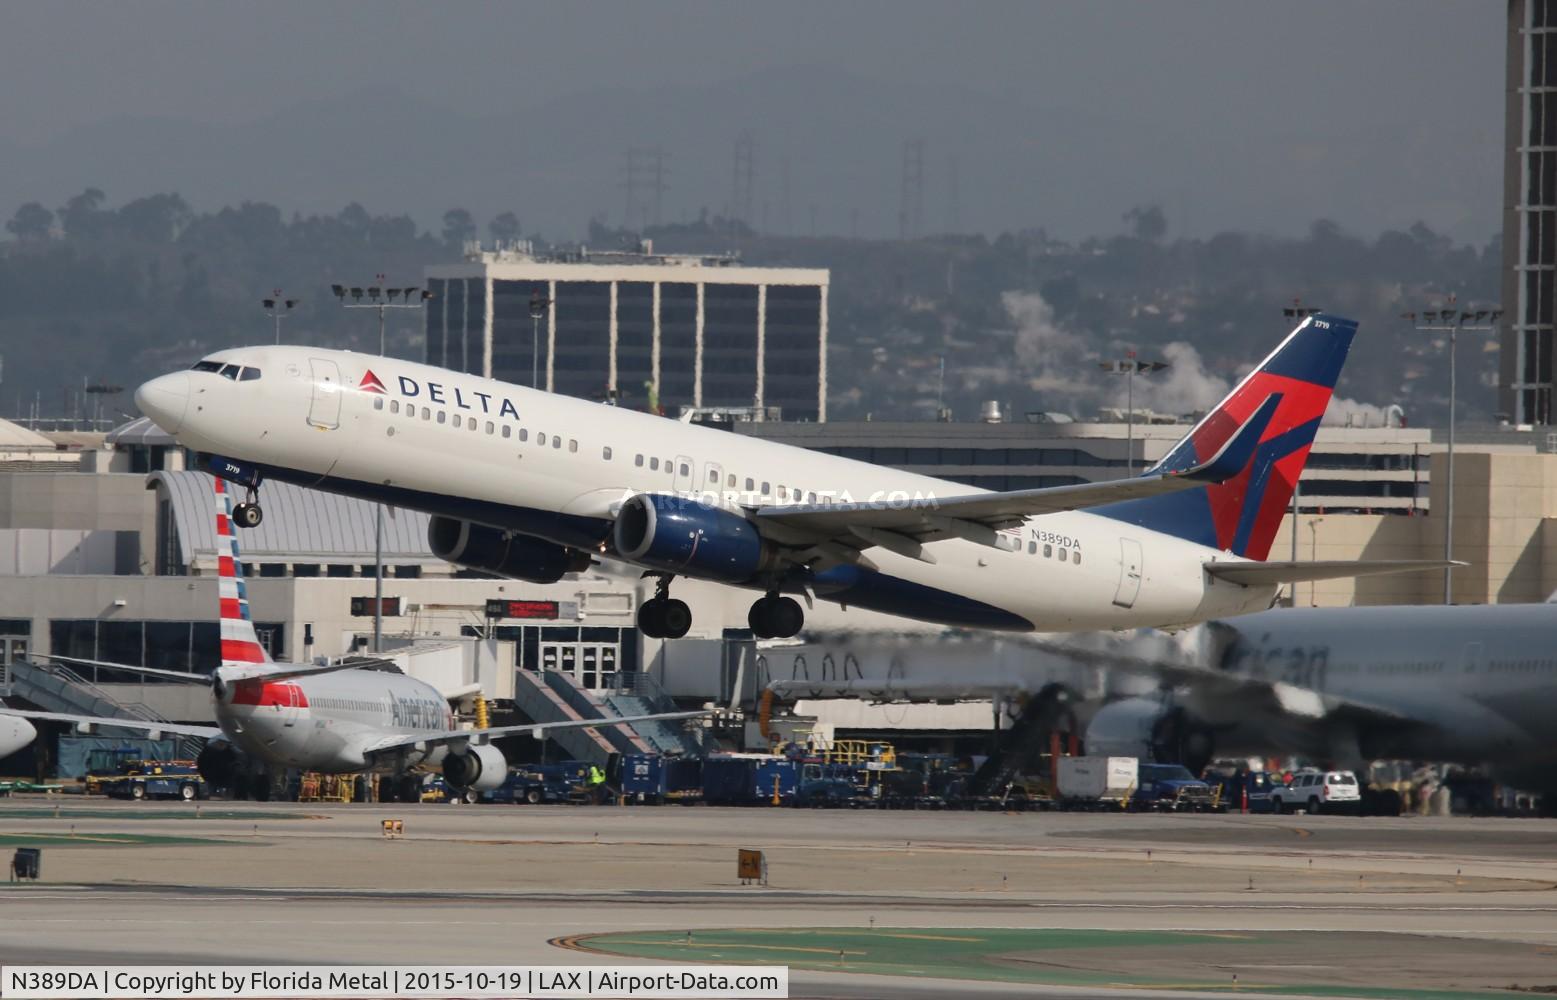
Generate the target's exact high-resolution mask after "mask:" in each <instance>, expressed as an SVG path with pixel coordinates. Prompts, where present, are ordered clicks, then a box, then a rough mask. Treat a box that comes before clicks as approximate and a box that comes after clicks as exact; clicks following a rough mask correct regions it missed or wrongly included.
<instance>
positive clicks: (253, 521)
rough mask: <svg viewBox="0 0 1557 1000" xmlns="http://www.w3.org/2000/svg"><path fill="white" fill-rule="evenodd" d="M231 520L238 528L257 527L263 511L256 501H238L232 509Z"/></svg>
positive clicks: (263, 518)
mask: <svg viewBox="0 0 1557 1000" xmlns="http://www.w3.org/2000/svg"><path fill="white" fill-rule="evenodd" d="M232 520H233V523H234V524H236V525H237V526H238V527H240V528H258V527H259V526H260V522H261V521H263V520H265V512H264V511H263V510H260V505H259V504H257V503H240V504H239V505H238V506H236V507H234V508H233V509H232Z"/></svg>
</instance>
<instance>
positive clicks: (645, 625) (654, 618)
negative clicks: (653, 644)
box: [638, 575, 692, 639]
mask: <svg viewBox="0 0 1557 1000" xmlns="http://www.w3.org/2000/svg"><path fill="white" fill-rule="evenodd" d="M670 581H671V577H670V576H669V575H666V576H661V577H660V578H659V584H658V586H657V587H656V588H655V594H654V596H653V597H651V598H649V599H648V600H647V601H644V602H643V604H642V605H640V606H639V608H638V630H639V631H640V632H642V633H643V634H644V635H646V636H648V637H649V638H650V639H679V638H681V637H682V636H684V635H686V634H687V630H688V629H690V628H691V627H692V609H691V608H689V607H687V602H686V601H678V600H676V599H675V598H673V597H671V596H670Z"/></svg>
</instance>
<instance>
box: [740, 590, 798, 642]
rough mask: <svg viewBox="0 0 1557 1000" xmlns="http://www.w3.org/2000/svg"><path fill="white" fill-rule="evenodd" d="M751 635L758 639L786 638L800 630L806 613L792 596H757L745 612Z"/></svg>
mask: <svg viewBox="0 0 1557 1000" xmlns="http://www.w3.org/2000/svg"><path fill="white" fill-rule="evenodd" d="M746 623H747V624H748V625H750V626H751V632H752V635H754V636H756V637H757V638H759V639H788V638H791V637H793V636H795V635H796V634H798V633H799V632H800V628H801V626H802V625H804V624H805V623H806V614H805V612H804V611H802V610H801V609H800V602H799V601H797V600H795V599H794V598H793V597H782V596H780V595H778V594H769V595H768V596H766V597H763V598H759V599H758V600H757V601H756V602H754V603H753V604H752V606H751V610H750V611H748V612H747V613H746Z"/></svg>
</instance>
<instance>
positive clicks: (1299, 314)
mask: <svg viewBox="0 0 1557 1000" xmlns="http://www.w3.org/2000/svg"><path fill="white" fill-rule="evenodd" d="M1321 311H1322V310H1320V309H1315V308H1313V307H1312V306H1305V305H1303V300H1302V299H1293V300H1292V304H1291V305H1290V306H1282V308H1281V315H1283V316H1285V317H1286V318H1287V319H1288V320H1300V319H1308V317H1310V316H1312V315H1314V313H1316V312H1321ZM1302 493H1303V472H1302V470H1301V469H1300V470H1298V477H1297V478H1296V479H1294V480H1293V481H1292V561H1293V562H1297V559H1298V538H1297V536H1298V510H1299V507H1298V501H1299V499H1300V498H1301V496H1302ZM1288 602H1289V607H1294V608H1295V607H1297V581H1296V580H1294V581H1293V582H1292V589H1291V591H1290V592H1289V594H1288Z"/></svg>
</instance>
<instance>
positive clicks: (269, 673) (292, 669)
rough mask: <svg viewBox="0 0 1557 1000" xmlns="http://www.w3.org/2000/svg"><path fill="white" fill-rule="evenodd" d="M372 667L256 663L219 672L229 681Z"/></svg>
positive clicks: (288, 678) (285, 677) (271, 678)
mask: <svg viewBox="0 0 1557 1000" xmlns="http://www.w3.org/2000/svg"><path fill="white" fill-rule="evenodd" d="M371 669H373V668H372V667H369V666H366V665H364V664H362V663H309V664H301V663H298V664H290V663H255V664H252V665H250V664H244V665H242V666H236V665H230V666H224V667H221V668H219V672H220V674H221V676H222V679H223V680H227V681H289V680H293V679H294V678H298V677H315V676H317V675H319V674H338V673H340V672H341V671H342V670H371ZM398 672H399V671H396V673H398Z"/></svg>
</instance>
